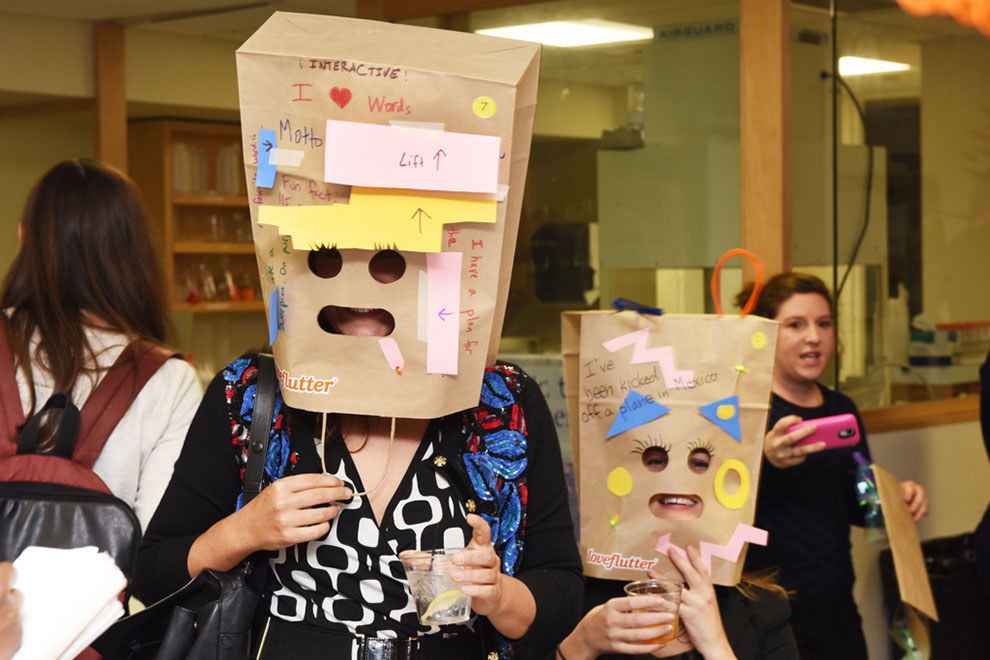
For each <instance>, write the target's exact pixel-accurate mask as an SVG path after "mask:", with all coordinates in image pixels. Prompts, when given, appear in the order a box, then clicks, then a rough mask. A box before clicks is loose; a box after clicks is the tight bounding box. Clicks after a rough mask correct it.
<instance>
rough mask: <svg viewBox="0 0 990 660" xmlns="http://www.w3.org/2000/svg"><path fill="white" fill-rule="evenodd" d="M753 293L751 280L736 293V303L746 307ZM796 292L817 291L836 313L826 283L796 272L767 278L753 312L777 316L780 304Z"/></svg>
mask: <svg viewBox="0 0 990 660" xmlns="http://www.w3.org/2000/svg"><path fill="white" fill-rule="evenodd" d="M752 293H753V283H752V282H749V283H748V284H746V286H744V287H743V289H742V291H740V292H739V293H737V294H736V305H738V306H739V308H740V309H741V308H742V307H744V306H745V305H746V301H747V300H749V297H750V295H752ZM795 293H817V294H818V295H820V296H821V297H822V298H824V299H825V300H826V301H827V302H828V309H829V311H830V312H831V313H832V314H833V315H835V304H834V303H833V302H832V294H831V293H829V291H828V287H827V286H825V283H824V282H822V281H821V279H820V278H818V277H815V276H814V275H808V274H807V273H795V272H787V273H779V274H777V275H774V276H773V277H771V278H770V279H769V280H767V283H766V284H764V285H763V289H762V290H761V291H760V298H759V300H757V301H756V307H755V308H753V311H752V313H753V314H756V315H757V316H762V317H764V318H768V319H772V318H776V317H777V312H778V311H779V310H780V306H781V305H783V304H784V301H785V300H787V299H788V298H790V297H791V296H793V295H794V294H795Z"/></svg>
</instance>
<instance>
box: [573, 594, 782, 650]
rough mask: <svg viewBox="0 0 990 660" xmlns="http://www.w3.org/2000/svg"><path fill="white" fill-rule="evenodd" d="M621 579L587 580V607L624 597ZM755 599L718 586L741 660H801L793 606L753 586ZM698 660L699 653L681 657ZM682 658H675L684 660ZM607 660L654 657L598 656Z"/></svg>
mask: <svg viewBox="0 0 990 660" xmlns="http://www.w3.org/2000/svg"><path fill="white" fill-rule="evenodd" d="M623 584H624V583H623V582H621V581H618V580H599V579H596V578H587V586H586V589H585V608H586V609H588V610H590V609H591V608H593V607H595V606H596V605H601V604H602V603H604V602H605V601H607V600H609V599H610V598H616V597H621V596H624V595H625V594H624V593H623V591H622V585H623ZM748 591H750V592H751V593H752V595H753V596H754V597H755V598H747V597H746V596H744V595H743V594H742V593H741V592H740V591H739V590H738V589H736V588H735V587H720V586H716V587H715V596H716V598H718V611H719V614H720V615H721V617H722V627H723V628H724V629H725V637H726V639H728V640H729V645H730V646H731V647H732V651H733V652H734V653H735V654H736V658H738V660H798V648H797V643H796V642H795V641H794V634H793V632H791V626H790V625H789V624H788V619H789V618H790V615H791V607H790V605H789V604H788V602H787V599H786V598H784V597H783V596H782V595H780V594H778V593H776V592H773V591H769V590H766V589H761V588H759V587H749V588H748ZM691 655H694V657H696V658H700V657H701V656H700V655H699V654H697V653H693V654H681V656H687V657H690V656H691ZM681 656H672V657H673V658H680V657H681ZM598 657H599V658H605V659H607V660H624V659H625V660H628V659H629V658H643V659H644V660H645V659H646V658H653V656H652V655H646V654H643V655H619V654H606V655H601V656H598Z"/></svg>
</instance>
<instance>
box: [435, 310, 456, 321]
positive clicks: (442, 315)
mask: <svg viewBox="0 0 990 660" xmlns="http://www.w3.org/2000/svg"><path fill="white" fill-rule="evenodd" d="M451 314H453V312H448V311H447V308H446V307H444V308H443V309H441V310H440V311H439V312H437V316H439V317H440V320H441V321H446V320H447V319H445V318H444V316H450V315H451Z"/></svg>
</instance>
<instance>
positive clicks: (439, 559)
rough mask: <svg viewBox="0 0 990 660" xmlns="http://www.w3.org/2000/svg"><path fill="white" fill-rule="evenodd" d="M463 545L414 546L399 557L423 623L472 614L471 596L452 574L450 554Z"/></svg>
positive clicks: (463, 618) (453, 620)
mask: <svg viewBox="0 0 990 660" xmlns="http://www.w3.org/2000/svg"><path fill="white" fill-rule="evenodd" d="M463 549H464V548H439V549H436V550H411V551H407V552H403V553H402V555H401V556H400V557H399V558H400V559H401V560H402V565H403V568H405V570H406V579H407V580H408V581H409V588H410V589H411V590H412V596H413V600H414V601H415V603H416V613H417V614H418V615H419V620H420V622H421V623H422V624H423V625H426V626H442V625H446V624H450V623H461V622H463V621H467V620H468V619H469V618H471V597H470V596H468V595H467V594H465V593H464V592H462V591H461V583H460V582H455V581H454V580H453V579H452V578H451V577H450V569H451V563H450V558H451V557H452V556H453V555H455V554H457V553H458V552H461V551H462V550H463Z"/></svg>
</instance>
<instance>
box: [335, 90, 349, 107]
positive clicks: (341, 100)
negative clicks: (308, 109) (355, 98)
mask: <svg viewBox="0 0 990 660" xmlns="http://www.w3.org/2000/svg"><path fill="white" fill-rule="evenodd" d="M330 100H331V101H333V102H334V103H336V104H337V105H339V106H340V107H341V108H343V107H344V106H345V105H347V104H348V103H350V102H351V90H349V89H347V88H346V87H334V88H333V89H331V90H330Z"/></svg>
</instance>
